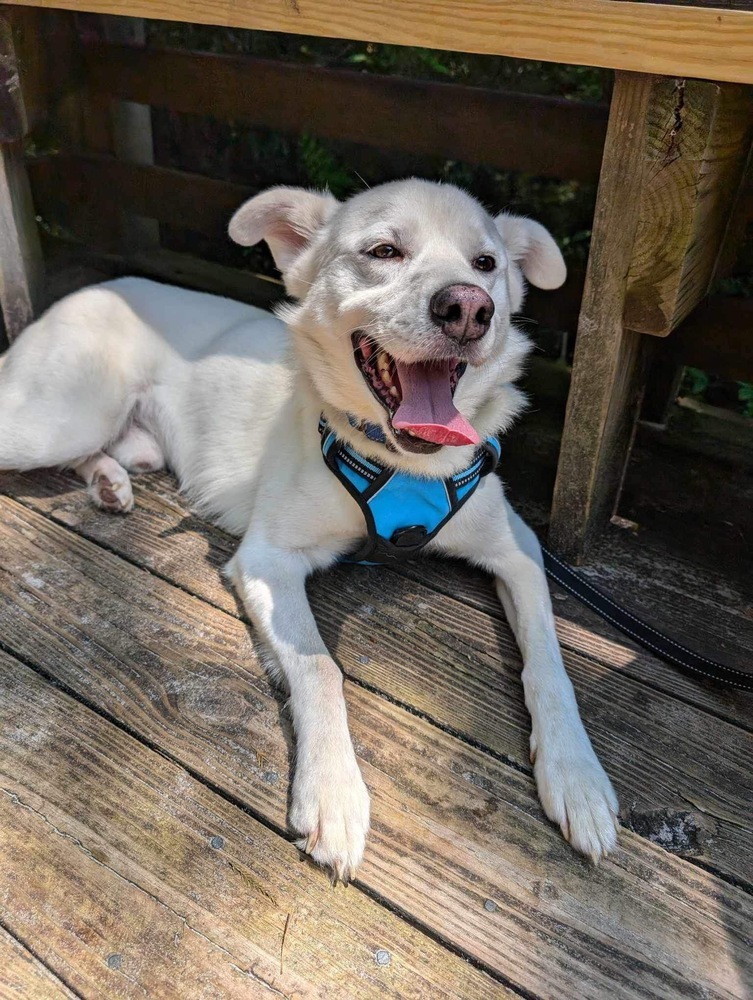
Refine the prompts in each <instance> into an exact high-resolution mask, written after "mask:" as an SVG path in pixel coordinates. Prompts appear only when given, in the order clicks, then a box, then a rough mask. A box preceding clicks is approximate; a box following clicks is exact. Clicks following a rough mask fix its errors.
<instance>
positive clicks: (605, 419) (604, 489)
mask: <svg viewBox="0 0 753 1000" xmlns="http://www.w3.org/2000/svg"><path fill="white" fill-rule="evenodd" d="M655 87H656V79H655V78H653V77H650V76H645V75H642V74H641V75H635V74H629V73H618V74H617V77H616V80H615V88H614V93H613V96H612V108H611V113H610V118H609V128H608V130H607V143H606V147H605V150H604V159H603V163H602V168H601V180H600V182H599V191H598V195H597V202H596V211H595V214H594V224H593V236H592V239H591V251H590V255H589V260H588V271H587V275H586V285H585V290H584V293H583V305H582V307H581V314H580V320H579V323H578V340H577V342H576V347H575V357H574V359H573V374H572V382H571V386H570V394H569V397H568V403H567V413H566V417H565V428H564V431H563V437H562V446H561V450H560V458H559V466H558V471H557V482H556V484H555V489H554V499H553V503H552V516H551V524H550V531H549V540H550V544H551V545H552V546H553V548H554V549H555V550H556V551H557V552H558V553H559V554H560V555H562V556H563V557H565V558H567V559H570V560H574V561H579V560H580V558H581V557H582V556H583V553H584V551H585V548H586V545H587V542H588V540H589V536H590V535H591V533H592V532H593V531H594V529H595V527H596V526H597V525H601V524H603V523H604V522H605V521H606V519H607V518H608V516H609V515H610V514H611V513H612V508H613V506H614V502H615V497H616V494H617V492H618V489H619V483H620V477H621V474H622V469H623V466H624V456H625V454H626V450H627V446H628V442H629V438H630V429H631V426H632V417H633V415H634V410H635V403H636V388H637V373H638V370H639V360H640V335H639V334H637V333H633V332H630V331H627V330H625V328H624V326H623V323H622V315H623V311H624V306H625V297H626V292H627V281H626V276H627V274H628V270H629V267H630V261H631V259H632V253H633V243H634V239H635V234H636V230H637V227H638V217H639V206H640V201H641V194H642V191H643V185H644V173H645V171H646V169H647V164H646V161H645V157H644V148H643V135H644V133H645V128H646V122H647V120H648V115H649V112H650V108H651V102H652V98H653V96H654V93H655Z"/></svg>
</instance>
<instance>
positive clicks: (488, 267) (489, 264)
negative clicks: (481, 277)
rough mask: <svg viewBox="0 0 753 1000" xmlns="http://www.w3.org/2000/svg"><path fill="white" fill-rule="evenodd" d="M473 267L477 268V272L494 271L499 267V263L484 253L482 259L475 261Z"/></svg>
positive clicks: (478, 258)
mask: <svg viewBox="0 0 753 1000" xmlns="http://www.w3.org/2000/svg"><path fill="white" fill-rule="evenodd" d="M473 266H474V267H475V268H476V270H477V271H493V270H494V268H495V267H496V266H497V262H496V260H495V259H494V258H493V257H492V256H490V255H489V254H488V253H484V254H481V256H480V257H477V258H476V259H475V260H474V262H473Z"/></svg>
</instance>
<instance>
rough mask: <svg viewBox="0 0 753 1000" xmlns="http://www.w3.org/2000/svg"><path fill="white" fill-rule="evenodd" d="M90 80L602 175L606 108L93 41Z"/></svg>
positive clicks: (488, 158) (368, 137)
mask: <svg viewBox="0 0 753 1000" xmlns="http://www.w3.org/2000/svg"><path fill="white" fill-rule="evenodd" d="M86 64H87V86H88V87H89V88H91V89H93V90H94V91H97V92H102V93H107V94H109V95H110V96H111V97H113V98H119V99H126V100H128V101H138V102H141V103H142V104H151V105H156V106H157V107H164V108H170V109H172V110H175V111H183V112H187V113H191V114H204V115H212V116H213V117H215V118H228V119H232V120H234V121H235V120H240V121H245V122H248V123H250V124H252V125H262V126H265V127H267V128H274V129H280V130H282V131H292V132H307V133H313V134H314V135H319V136H323V137H327V138H333V139H340V140H346V141H349V142H357V143H364V144H366V145H369V146H377V147H379V148H382V149H398V150H402V151H405V152H409V153H422V154H427V155H431V156H447V157H451V158H452V159H454V160H467V161H469V162H471V163H489V164H492V165H494V166H497V167H503V168H505V169H507V170H523V171H526V172H528V173H532V174H537V175H544V176H551V177H560V178H568V179H569V178H572V179H574V180H581V181H596V180H597V179H598V176H599V165H600V162H601V149H602V146H603V145H604V136H605V134H606V124H607V115H608V108H607V107H606V105H603V104H587V103H584V102H577V101H567V100H564V99H563V98H556V97H539V96H535V95H531V94H517V93H505V92H503V91H498V90H487V89H482V88H480V87H466V86H462V85H458V84H448V83H426V82H420V81H415V80H404V79H400V78H396V77H388V76H381V75H378V74H373V73H369V74H364V73H355V72H352V71H347V70H331V69H325V68H323V67H318V66H302V65H295V64H290V63H282V62H276V61H273V60H268V59H254V58H250V57H247V56H229V55H216V54H210V53H201V52H181V51H169V50H168V51H164V50H157V49H152V50H143V51H138V50H135V49H134V48H132V47H130V46H115V45H108V46H97V47H90V48H89V49H88V50H87V53H86Z"/></svg>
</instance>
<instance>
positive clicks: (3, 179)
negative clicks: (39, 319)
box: [0, 141, 44, 340]
mask: <svg viewBox="0 0 753 1000" xmlns="http://www.w3.org/2000/svg"><path fill="white" fill-rule="evenodd" d="M0 248H2V252H1V253H0V309H2V315H3V320H4V322H5V332H6V334H7V335H8V339H9V340H13V338H14V337H16V336H17V335H18V334H19V333H20V332H21V330H23V329H24V327H25V326H27V325H28V324H29V323H30V322H31V320H32V319H33V318H34V315H35V313H36V311H37V309H38V307H39V302H40V300H41V294H42V283H43V273H44V266H43V263H42V251H41V249H40V246H39V236H38V234H37V223H36V218H35V215H34V206H33V203H32V200H31V193H30V191H29V181H28V178H27V176H26V169H25V167H24V159H23V149H22V146H21V143H20V141H19V142H14V143H4V144H3V143H0Z"/></svg>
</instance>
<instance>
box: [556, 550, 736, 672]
mask: <svg viewBox="0 0 753 1000" xmlns="http://www.w3.org/2000/svg"><path fill="white" fill-rule="evenodd" d="M541 549H542V552H543V554H544V567H545V569H546V572H547V575H548V576H549V577H551V579H552V580H554V581H555V583H558V584H559V585H560V587H564V588H565V590H567V591H569V592H570V593H571V594H572V595H573V596H574V597H577V598H578V600H579V601H582V602H583V604H587V605H588V607H589V608H591V609H592V610H593V611H595V612H596V614H597V615H601V617H602V618H605V619H606V620H607V621H608V622H611V623H612V625H614V626H615V627H616V628H618V629H619V630H620V631H621V632H624V633H625V635H629V636H630V638H631V639H635V641H636V642H637V643H639V645H641V646H643V647H644V648H645V649H648V650H650V651H651V652H652V653H654V654H655V655H656V656H658V657H659V658H660V659H662V660H666V662H667V663H671V664H672V665H673V666H675V667H678V668H679V669H680V670H682V671H684V672H685V673H687V674H691V675H692V676H695V677H699V676H700V677H705V678H707V679H708V680H711V681H714V682H715V683H716V684H721V685H724V686H725V687H734V688H740V689H742V690H743V691H753V673H750V674H749V673H746V672H745V671H743V670H735V669H734V668H733V667H727V666H725V665H724V664H723V663H716V662H715V661H714V660H707V659H706V657H705V656H700V655H699V654H698V653H694V652H693V651H692V649H687V648H686V647H685V646H682V645H681V644H680V643H679V642H675V640H674V639H670V638H669V636H667V635H664V634H663V633H662V632H659V631H657V629H655V628H652V627H651V626H650V625H646V623H645V622H642V621H641V620H640V619H639V618H636V617H635V615H632V614H631V613H630V612H629V611H626V610H625V608H621V607H620V606H619V604H615V602H614V601H613V600H612V599H611V598H609V597H607V596H606V594H602V592H601V591H600V590H597V589H596V587H594V585H593V584H592V583H590V582H589V581H588V580H586V579H585V578H584V577H582V576H581V575H580V574H579V573H577V572H576V571H575V570H574V569H572V568H571V567H570V566H568V565H567V563H564V562H562V560H561V559H558V558H557V556H556V555H555V554H554V553H553V552H550V551H549V549H547V548H545V547H544V546H543V545H542V547H541Z"/></svg>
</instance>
